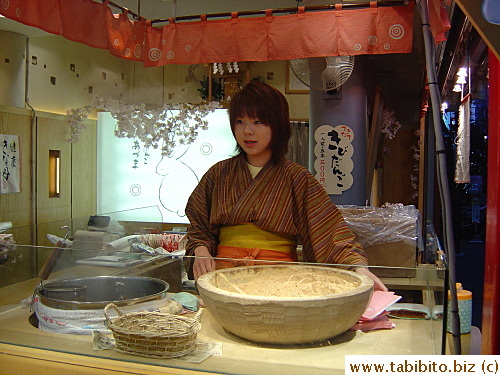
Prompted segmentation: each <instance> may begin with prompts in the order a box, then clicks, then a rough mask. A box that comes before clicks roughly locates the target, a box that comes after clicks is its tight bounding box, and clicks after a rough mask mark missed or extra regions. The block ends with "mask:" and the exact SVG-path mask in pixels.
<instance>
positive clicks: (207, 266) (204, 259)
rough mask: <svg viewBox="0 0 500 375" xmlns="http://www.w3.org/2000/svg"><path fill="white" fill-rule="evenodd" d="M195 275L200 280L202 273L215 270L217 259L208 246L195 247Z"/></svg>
mask: <svg viewBox="0 0 500 375" xmlns="http://www.w3.org/2000/svg"><path fill="white" fill-rule="evenodd" d="M194 255H195V256H196V258H194V263H193V275H194V279H195V280H198V277H200V276H201V275H203V274H205V273H207V272H210V271H214V270H215V260H214V258H213V257H212V254H210V251H208V248H207V247H206V246H199V247H197V248H196V249H194Z"/></svg>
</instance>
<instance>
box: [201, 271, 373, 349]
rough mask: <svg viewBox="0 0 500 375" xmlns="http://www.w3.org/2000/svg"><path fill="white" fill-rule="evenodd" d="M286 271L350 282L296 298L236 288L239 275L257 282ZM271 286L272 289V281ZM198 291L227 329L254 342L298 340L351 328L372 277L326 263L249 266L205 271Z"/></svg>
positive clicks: (321, 337)
mask: <svg viewBox="0 0 500 375" xmlns="http://www.w3.org/2000/svg"><path fill="white" fill-rule="evenodd" d="M284 270H285V271H289V272H290V275H298V274H300V273H312V274H317V275H321V277H322V278H323V279H324V278H325V277H326V278H328V277H329V276H331V277H332V279H334V278H335V277H339V278H341V279H343V280H346V281H348V282H350V283H352V285H353V287H352V289H350V290H347V291H344V292H341V293H336V294H327V295H315V296H307V295H306V296H300V297H294V296H288V297H282V296H262V295H250V294H243V293H245V292H243V290H242V289H240V286H242V285H243V282H242V280H243V281H244V282H249V280H250V282H251V280H252V279H254V280H260V281H259V282H260V283H261V282H262V280H263V279H264V280H271V279H270V278H269V275H270V274H272V273H273V272H274V271H276V272H284ZM337 280H338V279H337ZM238 284H239V285H238ZM246 285H249V284H246ZM269 288H271V289H272V288H273V286H272V285H271V281H270V285H269ZM231 289H232V291H230V290H231ZM198 291H199V293H200V296H201V298H202V300H203V303H204V304H205V306H206V308H207V310H208V311H209V312H210V313H211V314H212V315H213V317H214V318H215V320H216V321H217V322H218V323H219V324H221V325H222V327H224V328H225V329H226V330H227V331H229V332H231V333H233V334H235V335H237V336H239V337H241V338H244V339H247V340H250V341H254V342H261V343H269V344H299V343H310V342H315V341H321V340H326V339H329V338H332V337H335V336H338V335H340V334H342V333H343V332H345V331H347V330H348V329H349V328H351V327H352V326H353V325H354V324H355V323H356V322H357V321H358V320H359V318H360V317H361V315H362V314H363V313H364V311H365V310H366V308H367V306H368V303H369V301H370V297H371V295H372V293H373V280H371V279H370V278H369V277H367V276H364V275H361V274H358V273H356V272H353V271H347V270H342V269H338V268H332V267H326V266H315V265H303V264H293V265H264V266H248V267H237V268H226V269H222V270H217V271H213V272H209V273H206V274H204V275H202V276H200V277H199V278H198Z"/></svg>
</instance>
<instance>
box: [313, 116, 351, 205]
mask: <svg viewBox="0 0 500 375" xmlns="http://www.w3.org/2000/svg"><path fill="white" fill-rule="evenodd" d="M314 139H315V140H316V146H314V155H315V156H316V160H315V161H314V170H315V171H316V175H315V177H316V179H317V180H318V181H319V183H320V184H321V185H322V186H323V187H324V188H325V190H326V192H327V193H328V194H336V195H340V194H342V192H343V191H346V190H347V189H349V188H350V187H351V186H352V183H353V177H352V173H351V172H352V170H353V167H354V163H353V161H352V155H353V154H354V147H353V145H352V141H353V139H354V132H353V130H352V129H351V128H350V127H349V126H347V125H338V126H336V127H335V128H334V127H333V126H331V125H322V126H320V127H319V128H317V129H316V132H315V133H314Z"/></svg>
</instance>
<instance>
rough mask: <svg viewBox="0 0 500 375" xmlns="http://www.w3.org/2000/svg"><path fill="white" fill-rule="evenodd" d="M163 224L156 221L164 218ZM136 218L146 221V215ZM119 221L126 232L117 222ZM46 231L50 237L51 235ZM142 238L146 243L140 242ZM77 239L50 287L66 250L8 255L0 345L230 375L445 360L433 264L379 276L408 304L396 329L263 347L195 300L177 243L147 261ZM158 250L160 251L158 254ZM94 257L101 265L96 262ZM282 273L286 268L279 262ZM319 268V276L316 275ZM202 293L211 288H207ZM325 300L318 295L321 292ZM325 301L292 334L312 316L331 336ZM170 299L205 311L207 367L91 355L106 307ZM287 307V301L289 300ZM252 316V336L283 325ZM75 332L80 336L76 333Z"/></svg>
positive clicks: (19, 249)
mask: <svg viewBox="0 0 500 375" xmlns="http://www.w3.org/2000/svg"><path fill="white" fill-rule="evenodd" d="M139 211H140V210H139ZM109 216H110V217H111V219H112V218H115V217H119V215H114V214H110V215H109ZM160 216H161V215H158V217H159V218H160ZM136 217H138V218H140V217H141V215H137V216H136ZM160 219H161V218H160ZM88 221H89V218H88V217H87V218H86V222H85V220H84V218H82V219H81V220H73V221H68V222H58V223H50V224H51V225H48V224H47V225H43V226H40V227H38V228H36V229H37V232H38V234H39V235H40V236H44V237H46V235H47V234H48V233H50V234H54V235H57V236H58V237H60V238H64V236H65V234H66V232H65V230H61V229H60V228H61V227H62V226H63V225H68V226H72V227H71V229H72V235H73V234H74V233H75V230H86V228H87V227H88ZM84 222H85V223H84ZM118 222H119V223H121V224H123V222H121V221H118ZM92 224H94V225H98V224H100V223H99V222H98V221H97V222H96V221H92ZM101 224H102V223H101ZM122 226H123V228H125V233H124V235H125V236H131V235H148V234H149V235H151V234H154V233H151V232H155V230H156V229H158V231H163V232H167V233H166V234H175V233H178V232H177V229H175V230H172V229H173V228H167V229H165V226H166V225H165V224H162V222H161V220H159V221H158V222H156V223H155V222H147V223H144V222H141V221H140V220H138V221H135V222H131V223H130V224H127V225H122ZM45 228H48V229H50V230H45ZM22 230H23V228H13V229H11V230H9V232H10V233H14V238H16V237H17V236H19V237H18V238H21V235H22V233H21V232H22ZM181 234H182V231H181ZM146 238H147V237H142V239H146ZM75 240H76V239H75V238H73V243H72V244H71V247H69V245H68V247H62V248H61V250H60V251H59V253H58V256H57V259H56V262H55V265H54V267H53V269H52V270H51V272H50V274H49V276H48V278H47V280H41V279H40V277H38V273H39V271H40V269H41V268H42V266H43V265H44V264H45V262H46V260H47V259H49V258H50V255H51V254H54V251H58V249H59V247H57V246H61V244H60V243H59V244H58V245H57V246H56V244H51V245H47V246H30V245H22V244H20V243H19V242H18V243H17V244H14V245H12V246H11V247H9V248H8V249H7V251H6V254H7V258H6V260H5V262H4V263H3V264H2V265H1V266H0V267H1V275H2V285H1V287H0V342H2V343H7V344H13V345H20V346H23V347H29V348H39V349H46V350H50V351H55V352H63V353H73V354H77V355H83V356H92V357H98V358H105V359H110V360H117V361H125V362H134V363H143V364H151V365H155V366H160V367H171V368H181V369H193V370H197V371H210V372H218V373H221V372H222V373H231V374H261V373H272V372H273V371H275V369H276V366H280V369H281V371H283V372H286V373H290V374H294V373H297V374H299V373H300V374H303V373H308V372H310V371H311V368H312V367H314V372H315V373H318V374H323V373H324V374H332V373H336V372H339V373H340V372H342V373H343V372H344V357H345V355H348V354H349V355H350V354H384V355H387V354H389V355H396V354H397V355H401V354H403V355H415V354H420V355H423V354H441V353H443V344H442V342H443V341H442V337H443V321H442V320H441V316H442V315H441V314H439V308H440V306H441V311H442V306H443V298H444V295H445V293H444V285H445V282H444V270H443V269H438V268H437V267H436V266H435V265H434V264H425V265H420V266H418V267H415V268H414V269H411V271H412V272H410V274H412V275H414V276H412V277H384V278H382V280H383V282H384V283H385V284H386V285H387V286H388V287H389V289H390V290H391V291H394V292H395V294H396V295H399V296H401V297H402V298H401V300H400V301H398V303H404V304H407V305H405V308H403V309H399V310H398V309H395V311H396V312H393V313H391V315H390V316H389V318H388V319H389V321H390V322H392V323H394V325H395V326H394V327H393V328H391V329H377V330H371V331H361V330H347V331H345V332H344V333H341V334H339V335H336V336H335V337H333V338H328V339H325V340H322V341H319V342H312V343H311V342H306V343H296V344H290V343H286V344H280V343H267V344H266V343H259V342H254V341H250V340H247V339H244V338H241V337H238V336H237V335H235V334H234V333H231V331H230V330H228V329H227V328H226V327H225V326H224V325H223V323H221V321H222V320H221V317H220V316H219V315H220V314H219V313H217V310H214V308H213V307H212V308H211V307H210V306H211V304H210V303H209V302H208V300H206V301H203V299H202V298H201V295H200V293H199V292H201V293H203V291H201V288H198V285H197V284H196V283H195V282H194V281H192V280H189V279H188V277H187V272H186V265H188V264H189V263H190V262H192V261H193V260H194V258H193V257H187V256H183V255H182V244H181V245H180V246H181V249H180V250H181V251H180V252H178V253H167V254H158V253H151V254H150V253H148V252H147V251H144V249H148V248H147V247H146V248H143V249H141V248H140V247H139V248H138V247H131V246H129V248H128V251H117V250H116V249H107V250H106V249H105V248H104V249H102V248H101V249H85V248H78V249H76V248H74V247H72V245H73V244H74V241H75ZM144 244H145V243H144ZM86 247H90V246H86ZM162 248H164V247H163V246H162ZM96 257H101V258H98V259H95V258H96ZM102 257H109V258H102ZM42 260H43V261H42ZM233 261H234V260H233ZM108 262H109V263H108ZM237 262H240V263H242V264H245V262H248V259H239V260H237ZM265 263H266V266H265V268H267V269H269V268H270V266H273V264H272V263H273V262H269V261H266V262H265ZM254 264H255V265H261V264H262V262H259V261H255V263H254ZM277 265H281V266H283V264H282V263H281V264H280V263H278V264H277ZM275 266H276V264H275ZM286 266H287V268H288V269H289V268H290V267H291V268H293V271H291V273H290V275H289V276H288V279H287V281H294V279H297V280H295V281H296V282H297V283H301V284H303V285H306V286H307V287H308V288H309V290H311V288H312V289H315V287H314V286H313V285H314V284H313V283H312V281H311V283H309V281H310V280H309V281H308V276H307V275H305V274H302V271H303V270H304V267H305V266H307V267H309V266H311V264H306V263H288V264H286ZM316 266H321V269H323V267H324V266H325V265H316ZM328 266H332V267H333V268H332V267H328V269H329V270H331V269H340V268H342V267H341V266H338V265H337V267H335V265H328ZM296 267H302V268H296ZM259 268H260V267H259ZM316 269H320V268H318V267H316ZM371 269H372V270H373V271H375V270H376V267H371ZM391 269H392V267H389V268H388V267H384V270H385V271H387V270H389V271H391ZM238 270H250V268H249V267H243V268H238ZM394 271H398V272H394V274H396V275H397V274H401V273H400V271H401V269H394ZM314 272H316V271H314ZM218 277H219V279H220V280H219V281H217V282H216V283H220V286H221V288H222V285H223V283H224V282H226V284H227V280H225V279H228V280H229V282H230V283H229V284H227V285H226V287H225V288H226V290H225V291H221V290H220V289H221V288H217V289H218V290H216V295H223V296H225V297H224V298H223V299H222V301H223V304H222V305H223V306H225V307H227V308H229V307H231V306H237V305H238V303H240V304H241V302H242V301H243V304H244V305H245V306H248V305H249V304H250V303H249V302H245V298H250V297H248V296H247V295H245V294H241V292H239V291H238V290H237V289H233V290H232V291H231V290H230V284H231V283H232V284H234V285H237V286H238V288H240V289H242V290H244V293H247V294H248V293H249V291H248V289H246V291H245V289H244V288H245V286H244V285H242V281H241V280H238V279H237V278H236V277H233V275H232V274H229V273H228V274H227V275H225V279H224V277H222V279H221V277H220V276H218ZM262 279H264V280H262ZM107 280H111V282H106V281H107ZM143 280H146V281H148V282H152V283H153V285H152V286H151V285H149V284H148V287H149V286H151V289H144V288H142V287H140V288H138V289H140V290H141V293H142V294H139V295H136V294H134V293H135V289H134V288H133V287H132V285H135V284H132V285H131V284H130V283H129V282H131V281H132V282H137V283H139V282H141V281H143ZM262 281H265V282H266V284H268V286H269V285H270V284H271V281H272V277H271V276H269V275H266V276H265V277H262V278H261V279H260V283H262ZM319 281H321V280H319ZM165 283H166V284H168V287H167V288H168V289H165ZM308 283H309V284H308ZM320 284H321V286H322V287H323V286H325V284H326V282H325V281H324V280H323V281H321V283H320ZM356 285H358V284H355V286H356ZM199 286H200V287H203V288H205V286H203V284H202V282H201V281H200V285H199ZM356 287H357V286H356ZM318 288H319V284H318V285H317V288H316V290H319V289H318ZM265 290H267V292H271V294H272V292H273V290H277V288H273V287H267V288H265ZM319 292H320V293H321V290H319ZM347 294H349V292H347ZM330 296H331V295H330ZM33 297H35V304H38V305H37V306H38V307H37V311H36V312H35V311H34V309H33V307H30V304H31V302H32V301H33ZM206 298H208V297H206ZM251 298H253V300H255V299H261V300H262V299H263V298H264V299H265V298H268V299H269V298H270V299H269V300H268V303H265V304H263V305H264V307H266V308H267V310H268V311H267V313H269V311H271V312H272V311H273V309H274V307H273V305H275V304H277V305H279V304H282V303H283V301H284V299H285V300H286V299H289V300H293V301H295V302H297V301H298V300H303V299H307V298H312V297H309V296H308V295H307V296H301V297H273V296H270V297H262V296H260V297H251ZM273 298H274V299H273ZM328 299H330V297H328V298H326V297H324V296H321V297H314V298H312V299H311V301H314V303H318V304H317V305H314V304H313V302H311V304H310V306H309V307H310V308H311V307H312V309H309V310H308V311H307V312H305V311H306V310H301V308H298V307H293V303H292V302H290V306H289V307H288V309H290V311H291V310H293V309H295V312H294V313H295V314H296V315H298V318H297V320H296V323H295V324H296V326H295V329H296V330H300V329H302V322H304V321H305V320H306V314H313V317H312V319H313V321H314V322H315V323H316V324H314V329H315V330H317V331H324V330H327V329H328V328H329V327H331V326H332V325H334V324H337V321H338V319H336V318H332V316H331V314H332V309H331V308H329V307H327V306H323V305H321V304H319V302H318V301H323V300H328ZM173 300H177V301H178V302H179V301H180V302H179V303H181V304H183V306H184V307H186V306H189V307H191V308H192V309H196V306H197V305H199V306H205V308H204V309H203V313H202V315H201V330H200V331H199V332H198V334H197V338H198V340H199V342H200V343H201V344H198V347H199V348H203V349H205V350H209V351H210V350H211V351H212V352H211V353H212V355H210V356H208V358H206V359H204V360H201V359H200V357H199V356H198V357H196V358H198V361H201V362H200V363H194V362H192V361H193V359H192V358H193V357H182V358H178V359H154V358H148V357H143V356H137V355H131V354H126V353H121V352H118V351H116V350H115V349H104V350H95V349H94V345H95V343H96V342H100V343H101V345H104V346H105V343H104V342H103V341H102V339H101V341H99V338H98V337H95V338H93V335H92V332H93V331H94V329H97V330H100V331H103V332H104V333H105V334H107V336H106V337H108V338H109V339H112V338H113V337H112V336H111V335H109V331H105V326H104V322H105V320H106V318H105V314H104V307H105V306H107V305H108V303H109V302H113V303H115V304H116V305H117V306H118V309H120V310H121V311H122V313H123V314H132V313H134V312H137V311H140V310H147V311H148V312H149V313H152V312H154V311H157V310H160V311H167V310H168V311H173V310H171V309H174V307H175V308H177V307H178V305H177V303H174V302H172V301H173ZM287 302H289V301H288V300H287ZM96 305H97V306H96ZM174 305H175V306H174ZM40 306H41V307H40ZM393 306H394V305H393ZM91 307H92V308H91ZM400 310H402V311H400ZM89 311H90V312H89ZM186 311H188V313H187V314H183V316H185V317H191V318H194V316H195V313H194V312H192V311H190V310H183V312H186ZM235 311H236V310H235ZM288 311H289V310H287V313H288ZM348 311H349V312H348V313H345V312H344V313H342V314H343V315H342V316H343V317H344V316H349V315H351V314H353V313H352V311H353V308H352V307H351V306H350V307H349V309H348ZM254 312H255V310H254ZM251 313H252V310H247V311H246V313H244V314H242V315H241V316H240V317H241V319H242V321H241V325H247V327H252V324H253V325H255V326H253V328H255V329H256V330H258V328H259V327H258V325H257V324H258V322H259V319H261V324H264V323H265V324H269V323H273V322H274V323H279V322H280V321H281V319H282V317H283V315H280V313H278V312H277V313H274V314H273V313H271V314H270V315H267V316H266V315H264V314H261V313H254V315H253V317H252V318H253V320H251V321H250V323H249V322H245V319H246V318H248V317H249V316H251ZM86 314H87V315H86ZM218 314H219V315H218ZM234 314H237V312H235V313H234ZM398 314H399V317H395V316H396V315H398ZM94 317H98V319H97V321H96V320H93V318H94ZM116 317H117V313H116V312H115V311H114V310H111V309H110V311H109V318H110V320H111V321H113V319H116ZM356 319H357V318H356ZM100 324H102V327H101V326H100ZM224 324H226V323H224ZM37 326H38V328H37ZM47 327H50V328H47ZM96 327H97V328H96ZM99 327H100V328H99ZM58 328H59V329H60V331H59V332H57V333H54V332H51V331H47V330H49V329H54V330H56V329H58ZM77 331H81V332H79V333H78V334H76V333H75V332H77ZM271 332H275V333H272V335H273V334H274V336H279V334H280V333H279V332H280V331H279V330H276V331H271ZM81 333H86V334H81ZM101 349H102V348H101ZM188 358H191V361H188Z"/></svg>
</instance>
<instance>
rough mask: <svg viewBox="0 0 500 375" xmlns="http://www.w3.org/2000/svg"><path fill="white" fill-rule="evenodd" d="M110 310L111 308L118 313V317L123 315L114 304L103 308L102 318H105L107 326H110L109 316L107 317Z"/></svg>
mask: <svg viewBox="0 0 500 375" xmlns="http://www.w3.org/2000/svg"><path fill="white" fill-rule="evenodd" d="M111 308H113V309H114V310H115V311H116V312H117V313H118V316H122V315H123V312H122V311H121V310H120V309H119V308H118V306H116V305H115V304H114V303H110V304H108V305H106V307H105V308H104V316H105V317H106V321H107V322H108V324H111V319H110V318H109V315H108V311H109V309H111Z"/></svg>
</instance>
